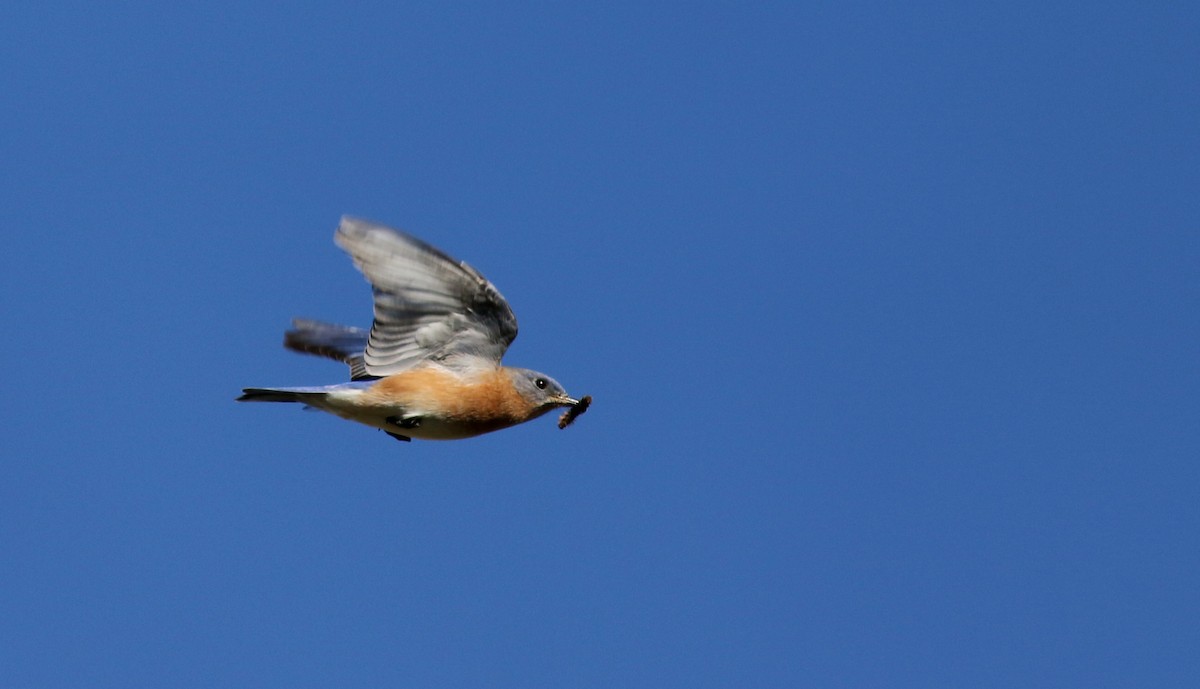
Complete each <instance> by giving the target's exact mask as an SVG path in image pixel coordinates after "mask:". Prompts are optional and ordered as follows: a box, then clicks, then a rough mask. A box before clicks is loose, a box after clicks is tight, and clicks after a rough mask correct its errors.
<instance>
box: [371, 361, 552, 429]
mask: <svg viewBox="0 0 1200 689" xmlns="http://www.w3.org/2000/svg"><path fill="white" fill-rule="evenodd" d="M364 396H365V397H366V398H367V400H365V401H368V403H370V404H381V405H389V406H390V405H395V406H397V407H400V408H403V409H405V410H408V411H411V412H414V413H419V414H423V415H433V416H437V417H439V418H441V419H443V420H445V421H447V422H450V423H462V424H466V425H471V426H475V425H479V426H489V427H496V428H500V427H503V426H510V425H513V424H518V423H521V422H523V421H528V420H529V419H530V418H532V416H533V411H534V410H533V409H532V408H531V407H530V405H529V403H528V402H526V401H525V398H523V397H521V395H520V393H518V392H517V391H516V389H515V388H514V387H513V384H512V380H511V379H510V378H509V377H508V374H507V373H506V372H505V371H504V370H503V369H501V368H496V369H494V370H491V371H487V372H484V373H480V374H476V375H475V376H473V377H469V378H464V377H460V376H458V375H455V374H454V373H451V372H449V371H446V370H445V369H442V368H438V367H433V366H426V367H421V368H417V369H412V370H408V371H404V372H401V373H397V374H395V375H392V376H388V377H387V378H384V379H382V380H380V381H379V382H378V383H376V384H375V385H373V386H371V388H370V389H368V390H367V392H366V394H365V395H364Z"/></svg>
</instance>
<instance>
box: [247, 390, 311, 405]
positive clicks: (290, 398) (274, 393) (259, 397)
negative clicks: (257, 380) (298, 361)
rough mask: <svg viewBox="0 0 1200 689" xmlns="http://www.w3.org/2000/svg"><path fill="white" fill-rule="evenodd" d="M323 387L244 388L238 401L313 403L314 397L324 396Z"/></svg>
mask: <svg viewBox="0 0 1200 689" xmlns="http://www.w3.org/2000/svg"><path fill="white" fill-rule="evenodd" d="M325 392H326V390H325V389H322V388H242V396H241V397H239V398H237V401H238V402H301V403H303V404H311V403H312V399H313V397H316V396H322V395H324V394H325Z"/></svg>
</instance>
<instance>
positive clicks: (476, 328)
mask: <svg viewBox="0 0 1200 689" xmlns="http://www.w3.org/2000/svg"><path fill="white" fill-rule="evenodd" d="M334 242H336V243H337V245H338V246H340V247H341V248H342V249H343V250H345V251H346V252H347V253H348V254H350V256H351V258H353V259H354V264H355V265H356V266H357V267H358V269H359V270H361V271H362V273H363V275H364V276H365V277H366V279H367V281H368V282H370V283H371V287H372V291H373V292H374V295H375V320H374V323H373V324H372V325H371V330H370V331H369V332H368V331H366V330H363V329H361V328H351V327H347V326H344V325H333V324H330V323H321V322H318V321H311V320H304V319H296V320H294V321H293V322H292V325H293V329H292V330H289V331H288V332H287V333H286V335H285V336H284V341H283V344H284V346H285V347H287V348H288V349H291V350H293V351H297V352H303V353H307V354H316V355H319V356H324V357H328V358H330V359H336V360H338V361H341V362H344V363H346V364H348V365H349V366H350V382H349V383H341V384H338V385H324V386H319V387H303V388H245V389H244V390H243V391H242V392H243V394H242V396H241V397H239V398H238V401H239V402H300V403H303V404H304V405H306V406H308V407H313V408H316V409H320V410H322V411H327V412H329V413H331V414H336V415H338V416H340V417H342V418H344V419H349V420H351V421H357V422H359V423H362V424H366V425H368V426H373V427H375V428H380V429H382V430H384V431H385V432H387V434H388V435H390V436H392V437H393V438H396V439H397V440H404V441H408V440H411V439H412V438H422V439H428V440H452V439H456V438H469V437H471V436H474V435H479V434H481V433H487V432H489V431H495V430H499V429H501V428H507V427H508V426H514V425H516V424H519V423H524V422H526V421H529V420H530V419H536V418H537V417H539V416H541V415H542V414H545V413H546V412H548V411H550V410H551V409H554V408H555V407H570V409H569V410H568V413H566V414H564V415H563V419H562V421H560V424H559V426H560V427H562V426H565V425H566V424H567V423H570V420H573V419H574V417H575V416H577V415H578V414H580V413H582V412H583V411H584V410H585V409H586V408H587V405H588V403H590V402H591V398H590V397H585V398H584V399H583V400H576V399H573V398H571V397H569V396H568V395H567V393H566V391H565V390H563V388H562V386H561V385H559V384H558V383H557V382H556V381H555V380H554V379H553V378H551V377H550V376H547V375H545V374H542V373H538V372H536V371H530V370H528V369H524V368H512V367H509V366H501V365H500V358H501V357H502V356H504V351H505V350H506V349H508V345H509V344H511V343H512V341H513V339H514V338H516V336H517V319H516V317H515V316H513V312H512V309H511V308H509V306H508V302H507V301H505V300H504V297H503V296H501V295H500V292H498V291H497V290H496V288H495V286H493V285H492V283H490V282H488V280H487V279H486V278H484V277H483V275H481V274H480V273H479V271H477V270H475V269H474V268H472V267H471V266H469V265H467V264H466V263H463V262H460V261H456V260H454V259H452V258H450V257H449V256H447V255H446V254H444V253H442V252H441V251H439V250H438V249H436V248H434V247H432V246H430V245H428V244H426V243H425V242H423V241H421V240H419V239H417V238H416V237H412V236H410V235H407V234H405V233H403V232H400V231H399V230H394V229H392V228H390V227H384V226H382V225H376V224H374V223H371V222H368V221H366V220H360V219H357V218H350V217H344V218H342V222H341V225H340V226H339V227H338V229H337V232H336V233H335V234H334Z"/></svg>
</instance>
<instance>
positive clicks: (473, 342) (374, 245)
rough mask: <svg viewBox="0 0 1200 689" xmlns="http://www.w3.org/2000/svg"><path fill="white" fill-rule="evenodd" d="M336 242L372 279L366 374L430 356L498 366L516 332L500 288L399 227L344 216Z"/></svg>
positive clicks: (377, 373) (458, 363)
mask: <svg viewBox="0 0 1200 689" xmlns="http://www.w3.org/2000/svg"><path fill="white" fill-rule="evenodd" d="M334 241H335V242H337V245H338V246H340V247H341V248H342V249H344V250H345V251H346V253H348V254H350V256H351V257H352V258H353V259H354V264H355V265H356V266H357V267H358V269H359V270H361V271H362V273H363V275H364V276H365V277H366V278H367V281H368V282H370V283H371V287H372V288H373V291H374V294H375V321H374V323H372V325H371V334H370V337H369V338H368V341H367V349H366V352H365V353H364V354H363V365H364V367H365V372H366V373H367V374H368V375H372V376H386V375H391V374H393V373H396V372H398V371H402V370H404V369H407V368H410V367H412V366H413V365H414V364H416V363H418V362H420V361H424V360H426V359H433V360H435V361H439V362H442V363H444V364H445V365H447V366H451V367H470V366H471V365H472V363H474V364H476V365H477V364H478V360H479V359H484V360H486V361H488V362H491V363H498V362H499V361H500V357H502V356H504V351H505V350H506V349H508V345H509V344H510V343H512V341H513V339H515V338H516V336H517V319H516V316H514V315H513V312H512V309H510V308H509V306H508V302H507V301H505V300H504V297H503V296H501V294H500V292H498V291H497V290H496V288H495V287H494V286H493V285H492V283H490V282H488V281H487V279H486V278H484V277H483V276H482V275H480V274H479V271H477V270H475V269H474V268H472V267H471V266H469V265H467V264H466V263H463V262H461V261H456V260H454V259H453V258H450V257H449V256H447V255H446V254H444V253H442V252H441V251H439V250H438V249H436V248H434V247H432V246H430V245H428V244H426V243H425V242H423V241H421V240H419V239H417V238H416V237H412V236H410V235H407V234H405V233H403V232H400V231H399V230H395V229H392V228H390V227H384V226H383V225H377V224H375V223H372V222H369V221H367V220H360V219H358V218H350V217H344V218H342V224H341V225H340V226H339V227H338V230H337V233H336V234H335V235H334Z"/></svg>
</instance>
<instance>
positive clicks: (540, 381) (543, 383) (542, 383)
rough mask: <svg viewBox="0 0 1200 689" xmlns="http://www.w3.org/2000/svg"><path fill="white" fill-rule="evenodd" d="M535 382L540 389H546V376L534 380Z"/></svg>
mask: <svg viewBox="0 0 1200 689" xmlns="http://www.w3.org/2000/svg"><path fill="white" fill-rule="evenodd" d="M533 384H534V385H536V386H538V389H539V390H545V389H546V379H545V378H538V379H537V380H535V381H533Z"/></svg>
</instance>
